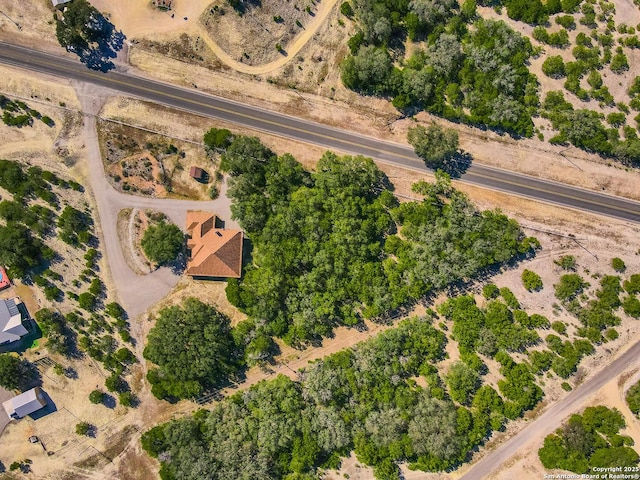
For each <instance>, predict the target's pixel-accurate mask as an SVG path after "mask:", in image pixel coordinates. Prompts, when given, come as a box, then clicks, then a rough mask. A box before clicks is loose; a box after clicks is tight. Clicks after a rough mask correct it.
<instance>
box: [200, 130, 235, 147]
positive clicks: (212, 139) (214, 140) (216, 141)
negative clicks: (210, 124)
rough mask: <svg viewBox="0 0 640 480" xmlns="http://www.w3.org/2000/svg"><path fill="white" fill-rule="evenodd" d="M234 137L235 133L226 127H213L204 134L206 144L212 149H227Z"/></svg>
mask: <svg viewBox="0 0 640 480" xmlns="http://www.w3.org/2000/svg"><path fill="white" fill-rule="evenodd" d="M233 138H234V137H233V134H232V133H231V132H230V131H229V130H227V129H226V128H211V129H210V130H209V131H208V132H207V133H205V134H204V144H205V146H206V148H208V149H211V150H226V149H227V147H229V145H231V142H232V141H233Z"/></svg>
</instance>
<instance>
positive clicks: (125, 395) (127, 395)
mask: <svg viewBox="0 0 640 480" xmlns="http://www.w3.org/2000/svg"><path fill="white" fill-rule="evenodd" d="M118 401H119V402H120V405H122V406H123V407H131V406H132V405H133V403H134V401H135V397H134V396H133V393H131V392H122V393H121V394H120V395H118Z"/></svg>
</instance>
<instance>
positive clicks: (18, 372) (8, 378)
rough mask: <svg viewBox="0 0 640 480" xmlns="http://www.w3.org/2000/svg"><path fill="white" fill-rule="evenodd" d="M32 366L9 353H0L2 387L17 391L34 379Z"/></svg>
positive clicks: (0, 381) (0, 384)
mask: <svg viewBox="0 0 640 480" xmlns="http://www.w3.org/2000/svg"><path fill="white" fill-rule="evenodd" d="M31 370H32V369H31V368H30V364H29V363H28V362H26V361H23V360H20V358H18V357H15V356H13V355H10V354H8V353H0V387H4V388H7V389H9V390H15V389H17V388H18V387H19V386H20V385H22V384H23V383H24V382H25V380H27V381H28V380H29V378H30V377H32V372H31Z"/></svg>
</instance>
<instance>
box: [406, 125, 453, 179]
mask: <svg viewBox="0 0 640 480" xmlns="http://www.w3.org/2000/svg"><path fill="white" fill-rule="evenodd" d="M407 139H408V141H409V143H410V144H411V146H413V148H414V150H415V152H416V155H418V156H419V157H420V158H422V159H423V160H424V161H425V163H426V164H427V166H428V167H430V168H433V169H437V168H442V167H444V166H445V164H446V163H447V160H449V159H451V158H452V157H453V156H454V155H456V153H458V145H459V142H458V133H457V132H456V131H455V130H453V129H449V128H448V129H444V128H442V127H440V125H438V124H436V123H432V124H431V125H429V126H428V127H427V128H425V127H423V126H422V125H418V126H415V127H411V128H409V133H408V136H407Z"/></svg>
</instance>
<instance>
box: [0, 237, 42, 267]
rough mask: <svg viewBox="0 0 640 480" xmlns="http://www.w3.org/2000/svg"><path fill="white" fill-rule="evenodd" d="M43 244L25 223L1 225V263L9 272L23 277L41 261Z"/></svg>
mask: <svg viewBox="0 0 640 480" xmlns="http://www.w3.org/2000/svg"><path fill="white" fill-rule="evenodd" d="M42 251H43V245H42V243H41V242H40V240H38V239H37V238H34V237H33V236H32V235H31V232H30V231H29V229H28V228H27V227H25V226H24V225H19V224H12V225H7V226H2V225H0V263H1V264H2V265H4V266H5V267H6V268H8V269H9V274H10V275H12V276H14V277H22V276H24V275H25V273H27V271H28V270H29V269H31V268H33V267H35V266H36V265H38V264H39V263H40V258H41V252H42Z"/></svg>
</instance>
